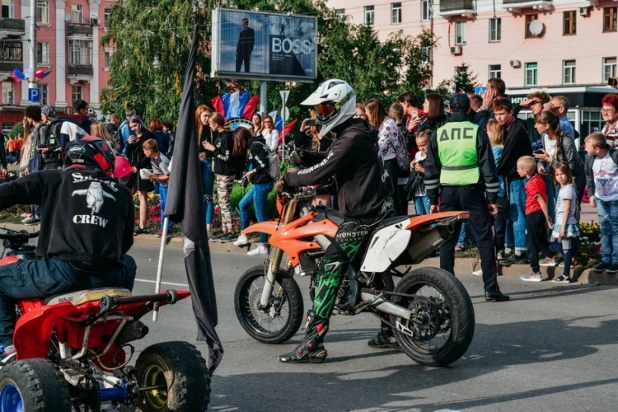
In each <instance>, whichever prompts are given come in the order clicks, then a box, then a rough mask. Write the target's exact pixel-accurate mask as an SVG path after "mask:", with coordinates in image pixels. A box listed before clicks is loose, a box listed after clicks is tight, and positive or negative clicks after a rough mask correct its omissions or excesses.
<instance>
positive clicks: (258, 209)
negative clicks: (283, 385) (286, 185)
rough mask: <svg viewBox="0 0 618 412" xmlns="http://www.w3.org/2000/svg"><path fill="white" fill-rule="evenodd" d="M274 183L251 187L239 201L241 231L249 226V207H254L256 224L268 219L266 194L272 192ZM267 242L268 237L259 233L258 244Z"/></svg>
mask: <svg viewBox="0 0 618 412" xmlns="http://www.w3.org/2000/svg"><path fill="white" fill-rule="evenodd" d="M274 186H275V182H269V183H258V184H257V185H253V186H252V187H251V189H249V191H248V192H247V193H246V194H245V196H244V197H243V198H242V200H241V201H240V204H239V206H240V227H241V230H244V229H246V228H247V227H248V226H249V206H251V205H252V204H253V205H255V217H256V218H257V220H258V222H265V221H266V220H267V219H268V215H267V214H266V200H267V199H268V194H269V193H270V192H271V191H272V190H273V187H274ZM266 242H268V235H267V234H266V233H260V243H266Z"/></svg>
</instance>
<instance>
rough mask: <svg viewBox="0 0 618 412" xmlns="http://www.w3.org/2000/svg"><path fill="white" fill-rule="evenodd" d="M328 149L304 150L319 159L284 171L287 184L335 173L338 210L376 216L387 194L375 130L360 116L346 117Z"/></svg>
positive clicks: (309, 182) (315, 181) (319, 179)
mask: <svg viewBox="0 0 618 412" xmlns="http://www.w3.org/2000/svg"><path fill="white" fill-rule="evenodd" d="M340 128H341V129H342V130H343V131H342V132H341V133H340V135H339V137H338V138H337V139H335V141H334V142H333V144H332V146H331V147H330V149H329V150H328V152H314V153H307V154H308V155H309V156H310V157H311V158H312V159H314V160H319V163H317V164H315V165H314V166H311V167H308V168H306V169H302V170H297V171H295V172H288V173H287V174H286V175H285V181H286V182H287V184H289V185H290V186H305V185H314V184H319V183H321V182H324V181H326V180H327V179H328V178H330V177H331V176H333V175H335V179H336V181H337V189H338V200H339V210H340V211H341V213H342V214H343V215H344V216H347V217H353V218H361V217H374V216H377V215H378V214H379V212H380V209H381V207H382V203H383V201H384V199H385V198H386V196H387V190H388V189H387V186H386V184H385V183H384V182H383V180H382V175H383V167H382V159H381V158H380V156H379V154H378V153H379V148H378V130H377V129H376V128H373V127H371V126H370V125H369V124H368V123H367V122H366V121H364V120H362V119H350V120H348V121H347V122H345V123H344V124H343V125H342V126H341V127H340Z"/></svg>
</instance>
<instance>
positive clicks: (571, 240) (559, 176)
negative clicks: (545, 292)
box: [546, 163, 579, 283]
mask: <svg viewBox="0 0 618 412" xmlns="http://www.w3.org/2000/svg"><path fill="white" fill-rule="evenodd" d="M553 172H554V180H555V181H556V182H558V184H559V185H560V191H559V192H558V200H557V201H556V221H555V223H554V225H553V227H552V234H551V241H552V243H551V245H550V248H551V249H552V250H553V251H555V252H556V253H562V258H563V259H564V271H563V272H562V275H560V276H558V277H557V278H555V279H554V280H553V282H555V283H569V282H570V281H571V277H570V273H571V272H570V271H571V258H572V257H573V256H572V255H573V253H572V252H571V251H572V250H574V249H576V246H577V239H578V238H579V222H578V221H577V219H576V218H575V209H576V206H577V192H576V191H575V188H574V187H573V174H572V173H571V169H569V166H568V165H567V164H566V163H558V164H557V165H556V166H554V170H553ZM548 261H551V262H548ZM551 263H553V265H551ZM556 263H558V261H557V260H556V259H554V258H551V257H548V258H547V261H546V264H547V265H548V266H550V265H551V266H556Z"/></svg>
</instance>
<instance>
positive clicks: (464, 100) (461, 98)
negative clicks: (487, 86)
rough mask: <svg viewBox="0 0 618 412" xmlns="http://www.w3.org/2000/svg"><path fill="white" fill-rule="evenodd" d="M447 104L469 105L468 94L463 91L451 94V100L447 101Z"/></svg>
mask: <svg viewBox="0 0 618 412" xmlns="http://www.w3.org/2000/svg"><path fill="white" fill-rule="evenodd" d="M448 105H449V106H450V107H455V106H463V107H470V99H469V98H468V95H467V94H465V93H456V94H454V95H453V97H451V100H449V101H448Z"/></svg>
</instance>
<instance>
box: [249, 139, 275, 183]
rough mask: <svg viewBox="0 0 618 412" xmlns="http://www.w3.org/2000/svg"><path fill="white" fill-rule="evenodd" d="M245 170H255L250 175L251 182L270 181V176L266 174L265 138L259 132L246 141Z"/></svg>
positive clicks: (266, 154) (266, 153)
mask: <svg viewBox="0 0 618 412" xmlns="http://www.w3.org/2000/svg"><path fill="white" fill-rule="evenodd" d="M247 147H248V148H249V150H247V171H249V170H255V173H254V174H253V175H252V176H251V183H253V184H254V185H255V184H261V183H270V182H272V180H273V179H272V177H270V175H269V174H268V151H267V150H270V149H267V147H266V140H265V139H264V138H263V137H262V135H261V134H258V135H257V136H252V137H251V138H250V139H249V141H248V142H247Z"/></svg>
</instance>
